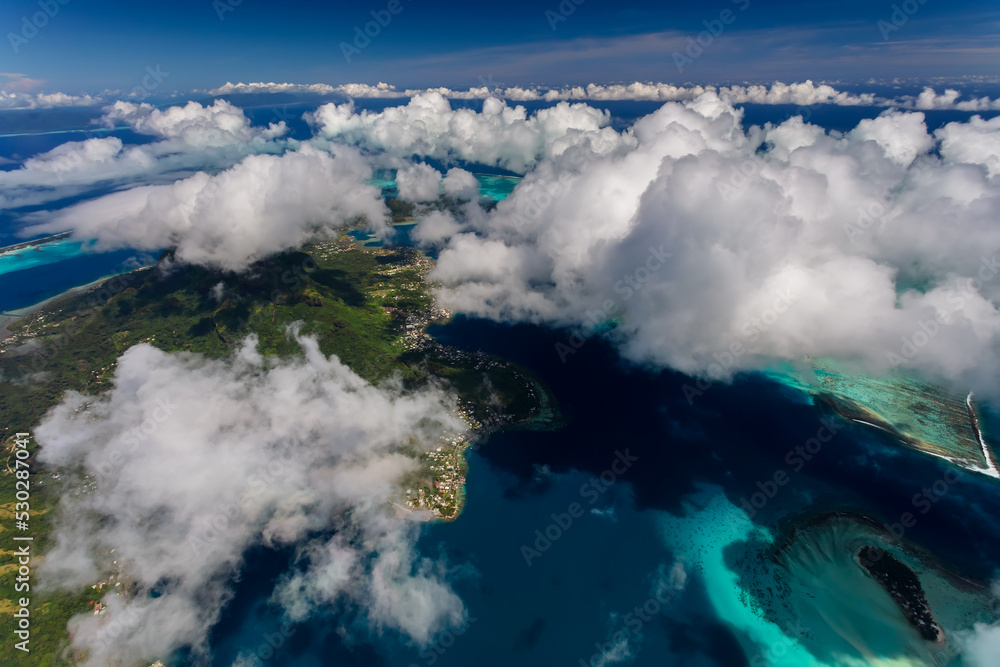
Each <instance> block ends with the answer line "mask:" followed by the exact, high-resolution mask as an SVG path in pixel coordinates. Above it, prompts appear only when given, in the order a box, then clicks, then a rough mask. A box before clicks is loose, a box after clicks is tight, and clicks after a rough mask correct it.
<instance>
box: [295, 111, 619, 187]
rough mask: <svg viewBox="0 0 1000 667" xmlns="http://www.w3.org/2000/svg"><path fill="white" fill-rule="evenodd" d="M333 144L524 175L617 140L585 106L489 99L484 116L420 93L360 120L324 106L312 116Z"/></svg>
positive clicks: (604, 116)
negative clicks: (580, 147) (557, 156)
mask: <svg viewBox="0 0 1000 667" xmlns="http://www.w3.org/2000/svg"><path fill="white" fill-rule="evenodd" d="M307 118H308V120H309V121H310V122H311V123H312V124H313V125H314V126H315V128H316V131H317V133H318V134H319V135H320V136H322V137H324V138H326V139H329V140H331V141H338V142H346V143H350V144H354V145H358V146H360V147H362V148H364V149H366V150H369V151H379V152H388V153H390V154H392V155H397V156H400V157H409V156H411V155H420V156H424V157H431V158H436V159H439V160H445V161H449V160H467V161H475V162H479V163H481V164H489V165H497V166H501V167H505V168H507V169H511V170H513V171H517V172H524V171H526V170H527V169H529V168H530V167H531V166H532V165H534V164H535V163H536V161H537V160H538V159H540V158H542V157H544V156H545V155H549V154H552V153H554V152H558V151H561V150H565V148H566V147H567V146H569V145H572V144H573V143H576V142H579V141H584V140H588V141H600V140H615V138H616V137H617V134H616V133H615V132H614V131H613V130H611V129H610V128H608V127H607V125H608V124H609V123H610V121H611V117H610V115H609V114H608V113H607V112H605V111H600V110H598V109H595V108H593V107H590V106H587V105H585V104H572V105H571V104H567V103H565V102H562V103H559V104H557V105H556V106H554V107H551V108H547V109H541V110H539V111H537V112H535V113H534V114H532V115H530V116H529V115H528V112H527V110H526V109H525V108H524V107H522V106H516V107H510V106H508V105H507V104H506V103H505V102H503V101H501V100H499V99H496V98H489V99H487V100H486V101H485V102H484V103H483V110H482V112H476V111H473V110H471V109H452V108H451V105H450V104H449V102H448V100H447V99H446V98H445V96H444V95H442V94H440V93H438V92H432V93H423V94H420V95H417V96H416V97H414V98H413V99H412V100H410V102H409V103H408V104H406V105H405V106H398V107H390V108H388V109H385V110H384V111H381V112H372V111H367V110H366V111H362V112H361V113H356V112H355V110H354V106H353V105H352V104H324V105H323V106H321V107H319V108H318V109H317V110H316V111H315V113H312V114H308V115H307Z"/></svg>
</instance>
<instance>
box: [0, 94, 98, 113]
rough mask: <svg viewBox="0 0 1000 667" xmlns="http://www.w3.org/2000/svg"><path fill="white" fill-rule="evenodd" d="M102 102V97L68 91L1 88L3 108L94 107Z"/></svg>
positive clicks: (0, 103)
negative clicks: (33, 91)
mask: <svg viewBox="0 0 1000 667" xmlns="http://www.w3.org/2000/svg"><path fill="white" fill-rule="evenodd" d="M98 104H101V98H99V97H92V96H91V95H67V94H66V93H29V92H20V91H8V90H0V110H2V109H52V108H56V107H92V106H97V105H98Z"/></svg>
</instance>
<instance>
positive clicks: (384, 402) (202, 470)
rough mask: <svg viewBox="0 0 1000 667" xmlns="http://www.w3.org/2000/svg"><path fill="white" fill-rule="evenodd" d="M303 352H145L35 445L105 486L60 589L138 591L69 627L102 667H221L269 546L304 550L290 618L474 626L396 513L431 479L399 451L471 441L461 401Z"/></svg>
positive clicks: (72, 539)
mask: <svg viewBox="0 0 1000 667" xmlns="http://www.w3.org/2000/svg"><path fill="white" fill-rule="evenodd" d="M297 340H298V342H299V344H300V345H301V346H302V349H303V352H304V354H303V356H302V357H299V358H292V359H285V360H276V359H265V358H263V357H262V356H261V355H260V353H259V352H258V351H257V349H256V341H255V340H254V339H253V338H250V339H248V340H247V341H246V342H245V344H244V346H243V347H242V348H241V349H240V350H238V351H237V352H236V353H235V354H234V356H233V357H232V358H231V359H228V360H222V361H212V360H207V359H205V358H202V357H200V356H197V355H193V354H187V353H177V354H167V353H164V352H162V351H159V350H157V349H155V348H153V347H151V346H149V345H139V346H136V347H133V348H131V349H130V350H128V351H127V352H126V353H125V354H124V355H123V356H122V357H121V359H120V360H119V364H118V367H117V369H116V371H115V376H114V387H113V388H112V389H111V390H110V391H109V392H108V393H106V394H105V395H103V396H101V397H96V398H95V397H88V396H83V395H79V394H75V393H70V394H68V395H67V396H66V397H65V398H64V400H63V402H62V403H61V404H60V405H59V406H57V407H56V408H54V409H53V410H52V411H50V413H49V414H48V415H47V416H46V418H45V419H44V420H43V423H42V424H41V425H40V426H39V427H38V429H37V430H36V435H37V438H38V441H39V443H40V444H41V445H42V449H41V452H42V453H41V457H42V459H43V460H44V461H45V463H46V464H47V465H48V466H50V467H51V469H53V470H60V471H62V472H63V473H64V474H65V475H67V476H70V477H72V476H74V475H76V474H83V475H85V479H87V480H89V482H90V483H89V484H87V485H86V490H85V491H84V492H82V493H74V494H67V495H66V496H64V499H63V501H62V505H61V507H60V512H59V518H58V520H57V521H56V524H55V525H56V528H55V534H54V547H53V548H52V549H51V550H50V551H49V552H48V553H47V555H46V559H45V563H44V566H43V568H42V572H41V577H42V580H43V581H44V584H45V586H46V587H47V588H49V589H53V588H61V589H68V590H78V589H79V588H81V587H82V586H85V585H87V584H90V583H92V582H93V581H95V580H96V578H98V577H99V576H100V574H101V573H102V572H106V571H107V570H108V569H112V570H115V571H116V572H117V573H119V574H120V578H119V579H118V580H119V581H122V582H124V586H123V587H116V586H112V591H111V592H109V593H107V594H105V595H104V596H103V598H102V599H101V603H102V605H106V607H107V608H106V611H105V613H104V614H101V615H94V614H92V613H87V614H83V615H80V616H77V617H75V618H73V619H72V620H71V621H70V628H69V629H70V632H71V635H72V641H73V645H74V646H75V647H76V648H79V649H86V650H87V651H88V652H89V655H88V658H87V661H86V663H85V664H87V665H108V664H134V663H137V662H139V661H145V662H146V663H148V662H150V661H152V660H153V659H155V658H165V657H167V656H168V655H169V654H170V653H171V652H173V651H175V650H177V649H178V648H181V647H185V646H188V647H191V648H192V649H193V651H194V653H195V655H196V656H199V655H200V656H204V655H205V651H206V648H207V635H208V632H209V629H210V628H211V627H212V625H213V624H214V622H215V621H216V620H217V619H218V617H219V613H220V611H221V609H222V607H223V605H224V604H225V603H226V601H227V600H228V599H229V596H230V595H231V588H232V584H233V582H234V580H236V579H237V578H238V577H239V574H240V570H241V567H242V559H243V555H244V553H245V552H246V551H247V549H249V548H251V547H253V546H256V545H265V546H271V547H276V548H280V547H282V546H287V545H295V544H298V545H300V549H301V558H299V559H297V562H298V563H300V565H298V566H296V568H295V569H294V570H293V571H290V572H289V573H287V575H286V577H285V578H284V580H283V582H282V584H281V585H280V587H279V590H278V591H276V594H275V599H276V600H277V601H279V602H281V603H282V604H284V605H285V607H286V609H287V611H288V615H289V617H290V618H291V619H295V620H299V619H301V618H303V617H305V616H306V615H308V614H309V613H310V611H311V610H312V609H313V608H315V607H316V606H321V605H326V604H329V603H333V602H337V603H346V604H347V605H348V608H349V609H353V610H354V611H355V614H356V616H357V619H358V621H359V623H366V624H367V625H368V626H369V627H370V628H371V629H372V630H373V631H375V632H381V631H383V630H393V631H398V632H400V633H403V635H405V636H406V637H408V638H409V639H410V640H411V641H413V642H416V643H419V644H426V643H427V642H428V641H429V640H430V639H431V638H432V637H433V636H434V634H435V633H436V632H437V631H439V630H441V629H443V628H446V627H450V626H454V625H457V624H460V623H461V621H462V619H463V616H464V607H463V605H462V603H461V601H460V600H459V599H458V598H457V596H456V595H455V594H454V592H452V590H451V588H450V586H449V583H448V581H447V579H446V576H445V572H444V570H443V566H442V564H441V563H437V562H431V561H429V560H426V559H424V558H422V557H421V556H419V555H418V553H417V552H416V550H415V546H414V545H415V542H416V540H417V538H418V537H419V535H420V532H421V530H420V527H419V526H420V525H422V524H419V523H415V522H413V521H411V520H408V519H401V518H397V517H396V516H395V515H394V514H393V513H392V512H391V511H390V510H391V507H390V501H391V499H392V498H394V496H395V493H396V491H397V485H398V484H399V482H400V479H401V476H402V475H404V474H405V473H407V472H408V471H411V470H412V469H413V468H414V466H415V463H414V461H413V460H412V459H411V458H409V457H406V456H402V455H400V454H398V453H397V452H398V450H399V448H400V446H401V445H404V444H405V445H407V446H409V447H416V448H418V449H420V448H424V449H426V448H430V447H433V446H436V445H437V444H439V443H440V438H441V437H442V436H445V435H446V434H452V435H454V434H457V433H460V432H462V431H463V430H464V428H465V426H464V424H463V422H462V421H461V420H460V419H458V418H457V416H456V414H457V413H456V412H455V410H454V408H455V399H454V397H452V396H450V395H448V394H446V393H444V392H442V391H439V390H436V389H425V390H421V391H419V392H405V391H403V390H402V388H401V386H400V385H399V384H396V383H389V384H387V385H384V386H379V387H376V386H373V385H371V384H368V383H367V382H365V381H364V380H362V379H361V378H360V377H358V376H357V375H355V374H354V373H353V372H352V371H350V370H349V369H348V368H347V367H345V366H344V365H343V364H341V363H340V362H339V361H338V360H337V358H336V357H330V358H326V357H325V356H324V355H323V354H322V353H321V352H320V351H319V348H318V345H317V343H316V341H315V340H314V339H311V338H308V337H298V338H297ZM112 549H113V550H114V551H113V552H112ZM133 584H134V586H133ZM119 593H121V594H119Z"/></svg>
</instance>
